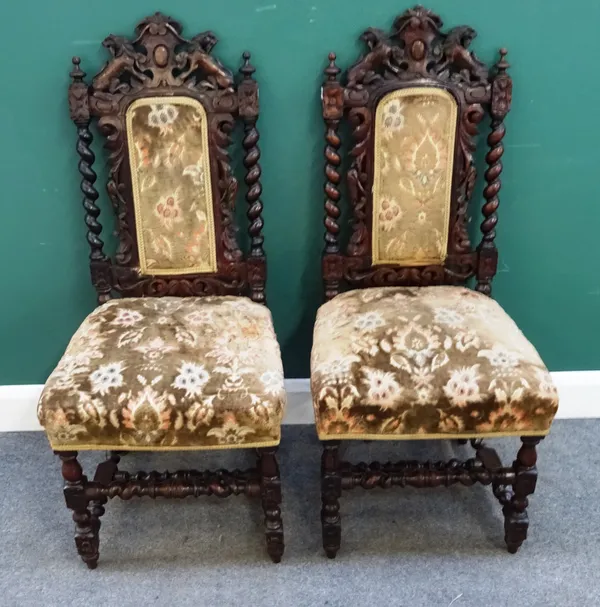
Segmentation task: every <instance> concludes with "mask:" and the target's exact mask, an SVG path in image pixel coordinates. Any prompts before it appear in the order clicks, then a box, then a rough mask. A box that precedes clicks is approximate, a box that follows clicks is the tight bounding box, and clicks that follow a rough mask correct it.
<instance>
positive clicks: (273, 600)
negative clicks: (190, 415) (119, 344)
mask: <svg viewBox="0 0 600 607" xmlns="http://www.w3.org/2000/svg"><path fill="white" fill-rule="evenodd" d="M599 433H600V421H596V420H590V421H559V422H556V423H555V425H554V428H553V432H552V434H551V436H550V437H548V438H547V439H546V440H545V441H544V442H543V443H542V445H541V447H540V459H539V469H540V478H539V483H538V490H537V492H536V494H535V495H534V496H533V498H532V500H531V507H530V519H531V523H532V525H531V527H530V537H529V539H528V540H527V542H526V543H525V544H524V546H523V548H522V549H521V551H520V552H519V553H518V554H517V555H514V556H513V555H510V554H508V553H507V552H506V551H505V550H504V548H503V542H502V518H501V514H500V508H499V505H498V504H497V502H496V501H495V500H494V498H493V497H492V495H491V493H490V491H489V488H485V487H481V486H478V487H475V488H472V489H466V488H461V487H454V488H451V489H439V490H437V489H436V490H420V491H418V490H410V489H409V490H402V489H395V490H391V491H387V492H383V491H373V492H371V493H366V492H362V491H360V490H358V489H356V490H354V491H353V492H350V493H347V494H345V495H344V497H343V501H342V514H343V540H342V541H343V544H342V549H341V551H340V553H339V555H338V558H337V559H336V560H335V561H328V560H327V559H325V558H324V556H323V554H322V551H321V547H320V527H319V483H318V469H319V448H318V444H317V440H316V437H315V435H314V430H313V429H312V428H310V427H301V426H287V427H285V429H284V439H283V442H282V447H281V462H282V474H283V482H284V491H285V494H284V499H285V503H284V517H285V518H284V523H285V526H286V528H285V531H286V553H285V555H284V560H283V562H282V563H281V564H280V565H272V564H271V563H270V562H269V561H268V560H267V557H266V554H265V551H264V548H263V536H262V524H261V516H260V512H259V510H260V508H259V505H258V503H256V502H251V501H248V500H246V498H244V497H239V498H228V499H227V500H218V499H216V498H206V499H199V500H193V499H188V500H183V501H175V500H172V501H156V502H155V501H152V500H138V501H131V502H121V501H114V502H112V503H109V504H108V510H107V513H106V515H105V517H104V519H103V528H102V535H101V549H100V564H99V567H98V569H96V570H95V571H88V570H87V569H86V567H85V566H84V564H83V563H82V562H81V561H80V560H79V557H78V556H77V555H76V552H75V547H74V543H73V539H72V523H71V521H70V514H69V512H68V511H67V509H66V507H65V506H64V502H63V498H62V492H61V479H60V474H59V469H58V462H57V461H56V460H55V458H54V456H53V455H52V454H51V452H50V450H49V448H48V445H47V443H46V440H45V437H44V436H43V435H42V434H41V433H14V434H0V461H1V464H0V517H1V518H0V605H1V606H2V607H12V606H26V605H61V606H71V605H72V606H75V605H85V606H87V607H93V606H96V605H107V606H113V605H115V606H116V605H118V606H128V605H154V604H156V605H171V606H179V605H196V606H202V605H210V606H212V605H252V606H259V605H269V606H278V605H307V606H309V605H310V606H314V605H328V606H332V607H333V606H338V605H339V606H350V605H365V606H369V607H371V606H375V605H377V606H384V605H385V606H387V605H393V606H395V605H424V606H430V605H431V606H437V605H442V606H444V607H446V606H449V605H451V604H452V605H453V607H465V606H471V605H472V606H476V607H482V606H483V607H485V606H487V605H494V606H498V607H500V606H503V605H511V606H512V605H515V606H517V605H519V606H525V605H526V606H537V605H544V606H546V605H590V606H595V605H600V512H599V509H598V508H599V504H600V479H599V478H598V470H600V450H599V449H598V447H597V444H598V443H597V437H598V435H599ZM496 446H498V447H499V451H500V452H501V454H502V456H503V457H504V458H506V460H507V461H511V460H512V458H513V457H514V454H515V452H516V447H517V441H516V440H512V439H505V440H504V441H497V442H496ZM470 452H471V451H470V447H469V448H468V447H459V446H453V445H452V444H450V443H437V442H430V441H427V442H422V443H415V442H411V443H405V444H398V443H395V444H392V443H384V444H381V443H380V444H375V443H371V444H368V445H365V444H362V443H357V444H355V446H353V447H352V448H350V450H349V452H347V456H348V458H349V459H359V458H361V459H364V458H369V457H373V458H375V457H377V458H379V459H383V458H387V457H388V456H391V457H393V458H394V459H400V458H404V457H415V458H421V457H422V458H432V459H437V458H449V457H451V456H453V455H455V456H459V457H461V453H462V456H467V454H470ZM94 457H97V454H96V455H95V456H94V455H90V454H86V456H85V457H84V458H83V461H84V464H89V463H90V462H92V461H94V459H93V458H94ZM246 458H247V456H246V455H245V453H244V452H238V453H231V454H229V453H228V454H226V455H225V456H224V457H222V459H221V463H220V464H218V465H223V459H225V460H226V461H225V462H224V464H225V465H226V466H231V467H235V466H237V465H244V464H245V463H246ZM123 461H124V463H125V464H126V466H125V467H127V468H132V469H133V468H139V469H150V468H157V469H164V468H168V469H171V470H173V469H176V468H179V467H185V466H186V465H187V466H194V467H199V468H201V467H205V466H211V465H212V466H214V465H215V462H216V461H218V460H216V459H215V456H214V455H213V454H210V455H206V454H204V455H202V454H200V455H199V454H180V455H173V456H172V455H170V454H169V455H162V456H160V455H147V454H138V455H132V456H129V457H128V458H126V459H125V460H123ZM248 463H249V462H248ZM89 468H90V467H89V466H88V469H89Z"/></svg>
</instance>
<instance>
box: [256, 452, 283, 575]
mask: <svg viewBox="0 0 600 607" xmlns="http://www.w3.org/2000/svg"><path fill="white" fill-rule="evenodd" d="M276 453H277V447H267V448H264V449H259V450H258V470H259V474H260V497H261V500H262V507H263V511H264V513H265V535H266V538H267V552H268V553H269V556H270V557H271V560H272V561H273V562H274V563H279V561H281V557H282V556H283V550H284V547H285V546H284V542H283V521H282V520H281V477H280V475H279V465H278V464H277V457H276Z"/></svg>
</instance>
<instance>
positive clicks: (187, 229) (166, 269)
mask: <svg viewBox="0 0 600 607" xmlns="http://www.w3.org/2000/svg"><path fill="white" fill-rule="evenodd" d="M166 101H168V102H166ZM127 138H128V144H129V160H130V166H131V177H132V186H133V200H134V206H135V215H136V228H137V240H138V251H139V257H140V267H141V270H142V273H143V274H190V273H197V272H215V271H216V269H217V265H216V250H215V233H214V221H213V207H212V193H211V182H210V164H209V151H208V131H207V124H206V112H205V111H204V108H203V107H202V105H201V104H200V103H199V102H198V101H196V100H195V99H191V98H189V97H170V98H168V100H166V99H165V98H164V97H152V98H147V99H139V100H137V101H135V102H134V103H133V104H132V105H131V106H130V108H129V109H128V110H127Z"/></svg>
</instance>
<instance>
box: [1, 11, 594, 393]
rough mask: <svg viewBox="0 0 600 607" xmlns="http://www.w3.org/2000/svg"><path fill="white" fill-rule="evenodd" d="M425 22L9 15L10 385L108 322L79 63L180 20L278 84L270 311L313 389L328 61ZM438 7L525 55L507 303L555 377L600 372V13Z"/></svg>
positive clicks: (40, 372)
mask: <svg viewBox="0 0 600 607" xmlns="http://www.w3.org/2000/svg"><path fill="white" fill-rule="evenodd" d="M407 6H409V5H408V4H407V3H406V4H403V3H402V2H400V1H398V0H375V1H371V2H365V1H364V0H212V2H208V1H207V0H204V1H202V2H192V1H191V0H169V2H166V3H164V2H163V3H162V4H160V3H154V4H153V3H149V2H147V1H142V0H128V1H127V2H124V1H122V0H121V1H115V0H103V1H102V2H89V3H87V2H74V1H72V0H61V1H60V2H47V1H42V0H37V1H27V0H25V1H21V2H10V3H7V4H6V6H5V7H4V11H3V17H4V23H5V27H4V30H3V35H2V42H0V46H1V47H2V48H0V51H1V52H0V57H2V60H1V61H2V67H3V69H2V76H3V78H2V89H3V90H2V94H1V96H0V115H1V116H2V119H3V120H2V127H1V141H2V146H1V147H0V185H1V191H2V195H3V200H2V206H1V208H2V215H1V220H0V259H2V261H3V264H4V269H3V272H2V274H3V276H2V285H3V288H4V295H3V297H2V300H1V303H0V306H1V309H0V312H1V313H0V339H1V340H2V345H1V348H0V384H18V383H41V382H43V381H44V380H45V378H46V377H47V375H48V373H49V372H50V371H51V369H52V368H53V366H54V365H55V363H56V362H57V360H58V358H59V357H60V355H61V354H62V352H63V350H64V348H65V346H66V344H67V342H68V339H69V337H70V336H71V334H72V333H73V331H74V330H75V329H76V327H77V326H78V324H79V323H80V322H81V320H82V319H83V318H84V316H85V315H86V314H87V313H88V312H89V311H90V310H91V309H92V308H93V306H94V301H95V300H94V293H93V290H92V287H91V285H90V282H89V276H88V267H87V245H86V241H85V237H84V234H85V227H84V223H83V211H82V209H81V206H80V196H79V191H78V174H77V171H76V160H77V158H76V154H75V152H74V141H75V140H74V136H75V133H74V127H73V126H72V124H71V123H70V122H69V118H68V110H67V103H66V92H67V86H68V72H69V69H70V58H71V56H72V55H80V56H81V57H82V60H83V66H84V69H86V71H87V72H88V73H90V74H91V73H93V72H95V71H96V70H97V69H98V68H100V66H101V65H102V62H103V61H104V59H105V52H104V49H103V48H101V41H102V39H103V38H104V36H105V35H107V34H108V33H110V32H113V33H116V34H125V35H129V34H130V33H131V32H132V31H133V26H134V25H135V23H136V22H137V21H138V20H139V19H140V18H142V17H144V16H145V15H146V14H148V13H150V12H153V11H155V10H157V9H162V10H163V11H165V12H168V13H169V14H171V15H172V16H173V17H175V18H178V19H180V20H181V21H182V22H183V24H184V27H185V29H184V34H185V33H186V32H187V33H188V34H195V33H197V32H198V31H201V30H204V29H213V30H214V31H215V32H216V33H217V35H218V36H219V37H220V38H221V42H220V43H219V45H218V47H217V49H216V51H217V53H218V54H219V56H220V57H221V58H222V59H223V60H224V61H225V62H226V63H227V64H228V65H230V66H237V65H238V57H239V55H240V54H241V52H242V51H243V50H245V49H250V50H251V51H252V53H253V61H254V63H255V65H256V67H257V69H258V71H257V78H258V79H259V82H260V85H261V104H262V105H261V109H262V117H261V119H260V123H259V124H260V128H261V131H262V140H261V147H262V152H263V156H262V165H263V170H264V182H263V185H264V202H265V222H266V227H265V236H266V248H267V253H268V255H269V284H268V296H269V302H270V306H271V308H272V310H273V314H274V318H275V327H276V330H277V333H278V336H279V339H280V343H281V346H282V350H283V354H284V361H285V366H286V375H287V376H288V377H305V376H307V375H308V359H309V349H310V342H311V334H312V323H313V320H314V315H315V311H316V309H317V307H318V305H319V301H320V298H321V282H320V277H319V273H320V269H319V255H320V249H321V242H322V227H321V226H322V214H323V213H322V199H323V196H322V182H323V177H322V173H323V169H322V161H321V158H322V148H323V138H322V132H323V127H322V123H321V120H320V115H319V109H320V108H319V101H318V90H319V84H320V81H321V75H320V73H321V70H322V69H323V67H324V65H325V57H326V54H327V52H328V51H330V50H335V51H336V52H337V53H338V57H339V63H340V65H342V66H347V65H348V64H349V63H350V62H351V61H353V60H354V59H355V57H356V56H357V53H358V51H359V45H358V43H357V42H355V41H356V40H357V38H358V35H359V34H360V33H361V31H362V30H363V29H364V28H366V27H367V26H376V27H382V28H386V27H387V26H389V25H391V22H392V20H393V18H394V17H395V15H397V14H398V13H399V12H402V10H403V9H404V8H406V7H407ZM429 6H430V8H432V9H434V10H437V11H439V12H440V14H441V16H442V18H443V19H444V20H445V24H446V26H454V25H459V24H462V23H466V24H469V25H471V26H473V27H474V28H475V29H476V30H477V31H478V32H479V38H478V39H477V40H476V41H475V43H474V47H475V50H476V51H477V52H478V54H479V55H480V56H481V58H482V59H484V60H486V61H490V60H492V59H493V58H494V57H495V52H496V50H497V48H498V47H500V46H507V47H508V49H509V56H508V58H509V60H510V61H511V63H512V65H513V67H512V70H511V73H512V76H513V78H514V103H513V111H512V113H511V114H510V116H509V118H508V121H507V128H508V134H507V137H506V140H505V142H506V154H505V162H504V166H505V173H504V177H503V189H502V192H501V206H500V222H499V225H498V244H499V248H500V274H499V276H498V277H497V279H496V283H495V296H496V298H497V299H498V300H499V301H500V302H501V303H502V304H503V305H504V306H505V308H506V309H507V310H508V312H509V313H510V314H511V315H512V316H513V317H514V318H515V319H516V321H517V322H518V324H519V325H520V326H521V327H522V329H523V331H524V332H525V334H526V335H527V336H528V337H529V338H530V339H531V340H532V342H533V343H534V344H535V345H536V346H537V348H538V349H539V351H540V353H541V354H542V356H543V357H544V358H545V360H546V361H547V363H548V365H549V367H550V368H551V369H552V370H571V369H600V354H599V352H598V348H597V345H596V343H597V342H596V336H597V335H598V334H599V333H600V314H599V312H600V272H598V262H599V261H600V241H599V240H598V239H597V238H595V235H596V234H597V233H598V226H599V224H600V205H599V202H600V201H599V197H598V188H599V186H598V183H599V180H598V169H597V168H596V167H597V164H598V162H599V161H600V154H599V153H598V140H599V134H600V126H598V125H596V124H595V123H594V121H593V116H594V114H593V111H594V110H593V108H597V107H600V79H598V78H596V77H595V72H596V68H597V62H598V50H597V48H598V47H597V44H596V39H597V24H598V23H599V22H600V3H596V2H593V1H591V0H587V1H585V2H584V3H583V4H582V3H580V4H579V5H578V7H579V8H578V9H577V10H568V7H567V6H566V4H565V2H564V1H563V0H526V1H524V0H504V2H501V3H498V2H490V1H482V0H454V1H453V2H448V1H445V2H444V1H442V0H429ZM582 9H585V10H582ZM565 33H569V36H572V38H569V37H567V38H568V39H567V40H565ZM557 40H558V42H556V41H557ZM565 42H566V43H565ZM590 116H591V117H592V120H591V121H590ZM479 195H480V191H479ZM240 202H242V203H243V200H242V201H240ZM475 204H476V205H479V200H476V201H475ZM105 218H106V214H105ZM477 219H479V217H477Z"/></svg>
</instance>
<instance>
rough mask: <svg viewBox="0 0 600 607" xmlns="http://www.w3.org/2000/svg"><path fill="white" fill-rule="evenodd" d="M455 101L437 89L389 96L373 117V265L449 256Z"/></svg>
mask: <svg viewBox="0 0 600 607" xmlns="http://www.w3.org/2000/svg"><path fill="white" fill-rule="evenodd" d="M456 120H457V104H456V101H455V99H454V97H453V96H452V95H451V94H450V93H449V92H447V91H445V90H444V89H439V88H425V87H420V88H404V89H400V90H395V91H392V92H391V93H388V94H387V95H385V96H384V97H383V98H382V99H381V100H380V102H379V103H378V105H377V110H376V117H375V137H374V146H375V161H374V173H373V175H374V177H373V228H372V230H373V231H372V256H373V264H398V265H402V266H423V265H430V264H442V263H443V262H444V260H445V258H446V253H447V246H448V230H449V223H450V202H451V188H452V170H453V158H454V143H455V136H456Z"/></svg>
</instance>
